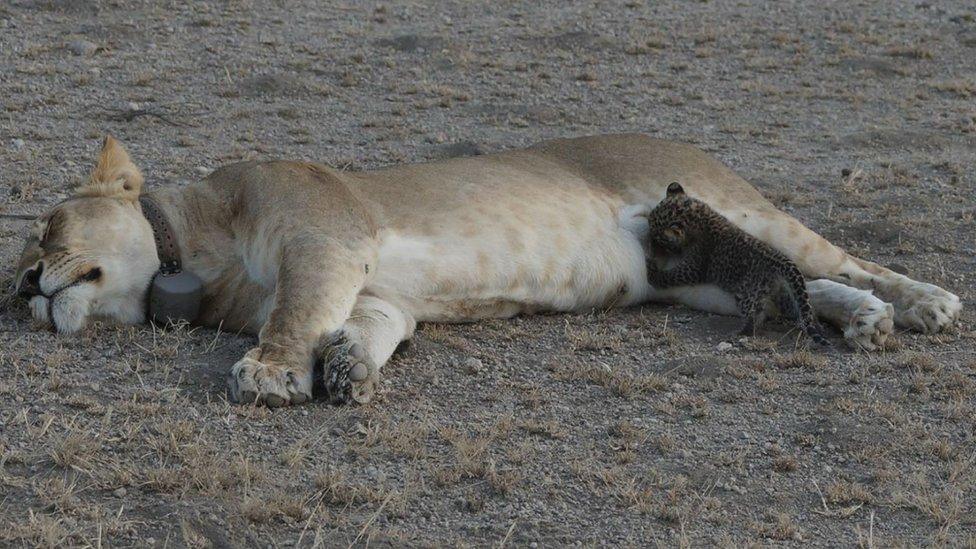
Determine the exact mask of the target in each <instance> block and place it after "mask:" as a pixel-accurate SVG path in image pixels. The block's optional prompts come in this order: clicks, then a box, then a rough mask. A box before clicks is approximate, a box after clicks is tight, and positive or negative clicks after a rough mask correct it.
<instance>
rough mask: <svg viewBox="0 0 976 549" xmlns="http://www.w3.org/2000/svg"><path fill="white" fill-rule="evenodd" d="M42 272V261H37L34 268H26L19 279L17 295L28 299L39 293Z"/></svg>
mask: <svg viewBox="0 0 976 549" xmlns="http://www.w3.org/2000/svg"><path fill="white" fill-rule="evenodd" d="M43 272H44V264H43V263H39V264H38V265H37V267H35V268H32V269H27V271H26V272H25V273H24V276H23V277H21V279H20V286H19V287H18V288H17V295H19V296H20V297H23V298H25V299H30V298H32V297H34V296H36V295H41V273H43Z"/></svg>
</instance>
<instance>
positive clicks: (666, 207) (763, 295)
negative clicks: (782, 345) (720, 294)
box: [645, 183, 827, 344]
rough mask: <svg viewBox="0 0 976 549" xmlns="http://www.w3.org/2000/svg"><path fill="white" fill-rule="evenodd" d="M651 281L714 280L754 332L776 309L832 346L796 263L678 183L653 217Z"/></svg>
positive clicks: (649, 259)
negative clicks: (733, 299)
mask: <svg viewBox="0 0 976 549" xmlns="http://www.w3.org/2000/svg"><path fill="white" fill-rule="evenodd" d="M648 226H649V233H648V240H647V246H648V248H649V249H648V250H647V253H646V254H645V256H646V258H647V276H648V281H649V282H650V283H651V284H652V285H654V286H655V287H658V288H671V287H676V286H694V285H701V284H712V285H715V286H718V287H719V288H720V289H722V290H724V291H726V292H728V293H730V294H732V296H733V297H734V298H735V303H736V306H737V307H738V309H739V312H740V314H742V316H743V317H745V319H746V322H745V325H744V326H743V328H742V333H744V334H746V335H754V334H755V331H756V330H758V329H759V328H760V327H761V326H762V324H763V321H764V320H765V317H766V314H767V311H768V310H769V309H770V308H774V309H778V310H779V312H780V314H782V315H783V316H785V317H787V318H789V319H791V320H792V321H793V322H795V323H796V325H797V326H798V327H799V328H800V329H801V330H802V331H803V332H804V333H805V334H807V335H808V336H809V337H810V338H811V339H812V340H814V341H815V342H817V343H819V344H826V343H827V340H826V339H825V338H824V336H823V332H822V330H821V328H820V324H819V323H818V322H817V320H816V318H815V317H814V314H813V309H812V308H811V307H810V299H809V297H808V295H807V291H806V282H805V281H804V279H803V275H802V274H801V273H800V270H799V269H798V268H797V266H796V264H795V263H793V262H792V261H790V260H789V258H787V257H786V256H785V255H783V254H781V253H780V252H778V251H776V250H774V249H773V248H771V247H770V246H768V245H767V244H765V243H763V242H761V241H760V240H758V239H756V238H754V237H752V236H750V235H749V234H747V233H746V232H745V231H743V230H741V229H739V228H738V227H736V226H735V225H733V224H732V223H731V222H729V221H728V220H727V219H725V218H724V217H722V216H721V215H719V214H718V213H717V212H716V211H715V210H713V209H711V208H710V207H709V206H708V205H707V204H705V203H704V202H702V201H700V200H696V199H694V198H691V197H690V196H688V195H687V194H685V192H684V189H683V188H682V187H681V185H679V184H678V183H672V184H671V185H670V186H669V187H668V191H667V196H666V197H665V199H664V200H662V201H661V203H660V204H659V205H658V206H657V207H656V208H654V210H652V211H651V213H650V214H649V215H648Z"/></svg>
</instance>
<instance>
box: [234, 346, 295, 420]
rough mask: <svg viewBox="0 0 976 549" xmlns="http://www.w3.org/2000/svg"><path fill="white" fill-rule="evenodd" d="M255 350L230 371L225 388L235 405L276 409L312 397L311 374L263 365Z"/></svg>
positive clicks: (258, 351) (256, 349)
mask: <svg viewBox="0 0 976 549" xmlns="http://www.w3.org/2000/svg"><path fill="white" fill-rule="evenodd" d="M260 358H261V349H258V348H254V349H251V350H250V351H248V352H247V354H245V355H244V358H242V359H240V360H238V361H237V364H234V367H233V368H231V369H230V376H228V377H227V387H228V389H229V390H230V398H231V400H233V401H234V402H240V403H250V402H257V403H259V404H266V405H267V406H269V407H271V408H277V407H279V406H284V405H286V404H301V403H303V402H305V401H307V400H309V399H310V398H312V373H311V372H308V373H307V374H305V375H301V374H299V373H297V372H294V371H292V370H290V369H288V368H283V367H280V366H274V365H270V364H265V363H264V362H261V361H260V360H259V359H260Z"/></svg>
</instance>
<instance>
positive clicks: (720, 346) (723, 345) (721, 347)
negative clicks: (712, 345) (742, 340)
mask: <svg viewBox="0 0 976 549" xmlns="http://www.w3.org/2000/svg"><path fill="white" fill-rule="evenodd" d="M716 349H717V350H718V352H720V353H724V352H725V351H730V350H732V344H731V343H729V342H728V341H723V342H721V343H719V344H718V346H717V347H716Z"/></svg>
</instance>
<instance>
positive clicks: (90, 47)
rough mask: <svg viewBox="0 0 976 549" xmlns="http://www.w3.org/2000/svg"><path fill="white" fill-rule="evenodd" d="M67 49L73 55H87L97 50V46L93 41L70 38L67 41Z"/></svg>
mask: <svg viewBox="0 0 976 549" xmlns="http://www.w3.org/2000/svg"><path fill="white" fill-rule="evenodd" d="M68 49H69V50H71V53H73V54H75V55H81V56H84V57H89V56H91V55H94V54H95V52H96V51H98V46H97V45H96V44H95V43H94V42H89V41H88V40H72V41H71V42H68Z"/></svg>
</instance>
